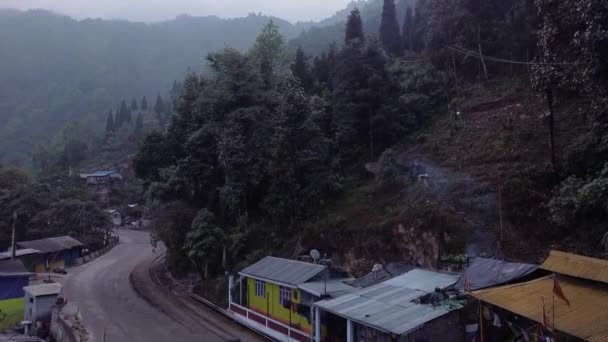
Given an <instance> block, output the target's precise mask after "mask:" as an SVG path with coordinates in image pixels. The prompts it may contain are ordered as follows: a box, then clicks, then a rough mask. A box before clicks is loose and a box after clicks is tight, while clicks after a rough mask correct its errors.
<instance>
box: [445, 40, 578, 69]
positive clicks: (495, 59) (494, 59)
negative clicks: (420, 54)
mask: <svg viewBox="0 0 608 342" xmlns="http://www.w3.org/2000/svg"><path fill="white" fill-rule="evenodd" d="M447 48H448V49H450V50H453V51H456V52H458V53H460V54H464V55H467V56H472V57H476V58H480V59H485V60H488V61H492V62H498V63H508V64H520V65H578V64H581V63H565V62H561V63H543V62H524V61H514V60H509V59H504V58H498V57H493V56H487V55H483V54H480V53H479V52H475V51H471V50H467V49H464V48H462V47H459V46H456V45H454V46H447Z"/></svg>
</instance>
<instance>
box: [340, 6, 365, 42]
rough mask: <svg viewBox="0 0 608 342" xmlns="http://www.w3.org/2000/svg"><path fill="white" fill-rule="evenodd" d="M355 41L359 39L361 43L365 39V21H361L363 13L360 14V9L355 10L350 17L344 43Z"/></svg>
mask: <svg viewBox="0 0 608 342" xmlns="http://www.w3.org/2000/svg"><path fill="white" fill-rule="evenodd" d="M355 39H359V40H361V41H363V40H364V39H365V38H364V35H363V21H362V20H361V12H359V9H358V8H355V9H353V10H352V12H350V15H349V16H348V21H347V22H346V35H345V37H344V41H345V42H346V43H348V42H350V41H352V40H355Z"/></svg>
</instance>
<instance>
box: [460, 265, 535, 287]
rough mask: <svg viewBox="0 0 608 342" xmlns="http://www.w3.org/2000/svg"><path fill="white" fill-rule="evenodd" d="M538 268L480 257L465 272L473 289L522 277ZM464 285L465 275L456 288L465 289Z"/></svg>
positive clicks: (502, 283)
mask: <svg viewBox="0 0 608 342" xmlns="http://www.w3.org/2000/svg"><path fill="white" fill-rule="evenodd" d="M536 270H538V265H532V264H523V263H514V262H505V261H502V260H496V259H487V258H479V257H478V258H475V259H474V260H473V262H472V263H471V264H470V265H469V267H467V269H466V271H465V272H466V274H467V280H468V282H469V286H470V288H471V290H480V289H484V288H488V287H491V286H497V285H504V284H506V283H508V282H512V281H514V280H517V279H521V278H523V277H525V276H527V275H529V274H531V273H533V272H534V271H536ZM464 285H465V277H464V275H463V276H462V277H461V278H460V280H458V282H457V283H456V285H454V288H456V289H458V290H464V289H465V288H464Z"/></svg>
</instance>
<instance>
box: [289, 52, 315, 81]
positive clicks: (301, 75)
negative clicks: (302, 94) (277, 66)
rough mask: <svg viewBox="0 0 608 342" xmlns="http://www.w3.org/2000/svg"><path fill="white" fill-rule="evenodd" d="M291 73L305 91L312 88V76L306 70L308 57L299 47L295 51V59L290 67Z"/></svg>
mask: <svg viewBox="0 0 608 342" xmlns="http://www.w3.org/2000/svg"><path fill="white" fill-rule="evenodd" d="M291 72H292V73H293V75H294V76H295V77H296V78H297V79H298V80H299V81H300V83H301V84H302V87H303V88H304V90H306V91H310V90H311V88H312V75H311V72H310V69H309V68H308V56H306V54H305V53H304V50H302V48H301V47H298V49H297V50H296V59H295V61H294V63H293V65H292V66H291Z"/></svg>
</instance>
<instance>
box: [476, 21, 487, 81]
mask: <svg viewBox="0 0 608 342" xmlns="http://www.w3.org/2000/svg"><path fill="white" fill-rule="evenodd" d="M477 43H478V44H479V59H480V60H481V65H482V66H483V73H484V74H485V76H486V81H487V80H488V68H486V61H485V60H484V59H483V50H482V49H481V27H480V26H479V25H477Z"/></svg>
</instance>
